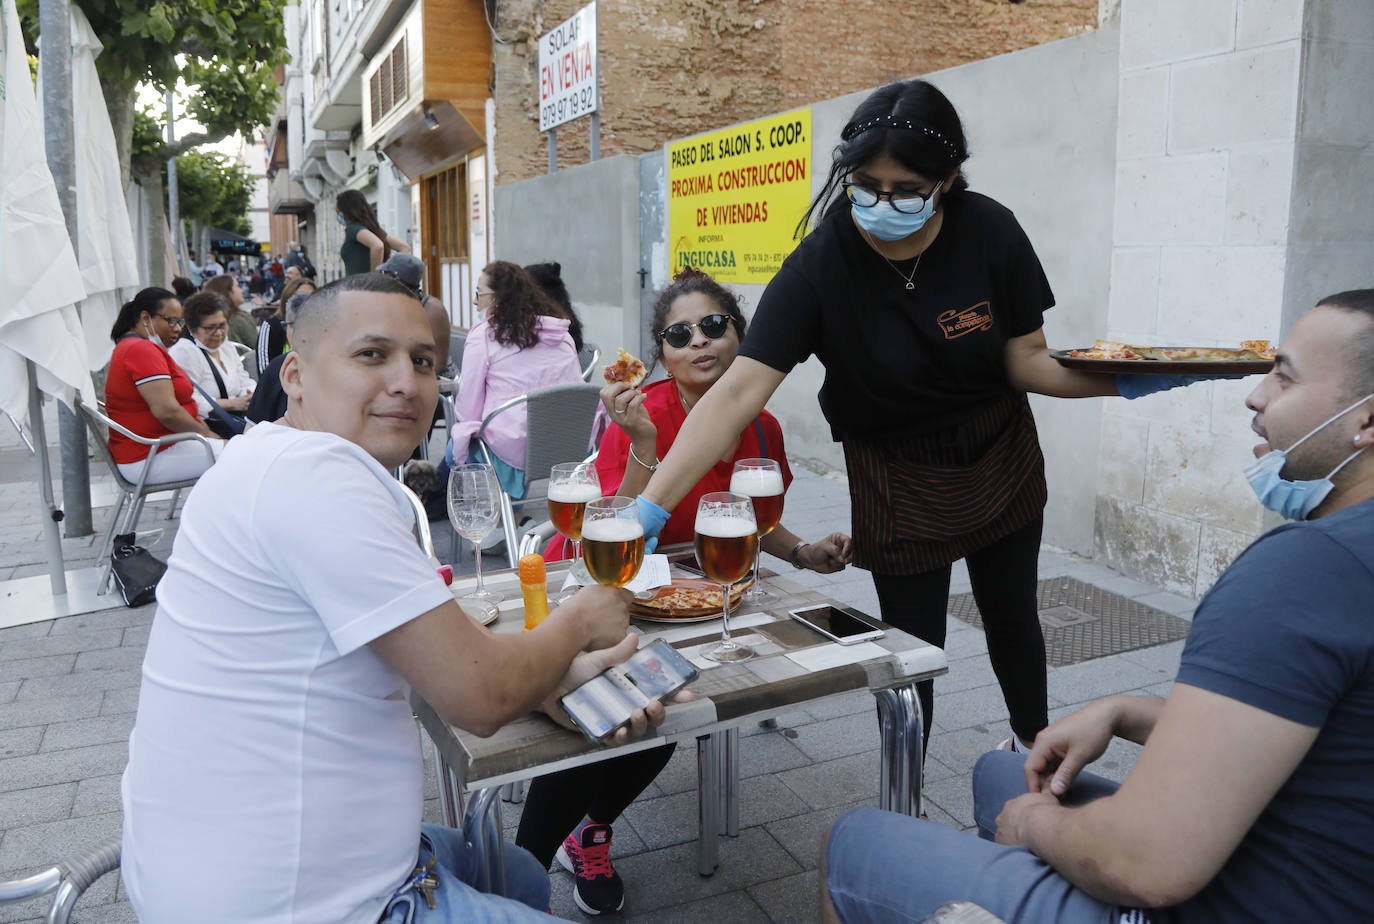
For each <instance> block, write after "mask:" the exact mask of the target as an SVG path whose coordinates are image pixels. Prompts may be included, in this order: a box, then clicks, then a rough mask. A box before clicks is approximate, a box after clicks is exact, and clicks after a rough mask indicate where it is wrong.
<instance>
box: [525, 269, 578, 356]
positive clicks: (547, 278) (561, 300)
mask: <svg viewBox="0 0 1374 924" xmlns="http://www.w3.org/2000/svg"><path fill="white" fill-rule="evenodd" d="M525 272H527V273H529V274H530V276H532V277H533V278H534V281H535V282H537V283H539V288H541V289H543V290H544V294H545V295H547V296H548V297H549V298H551V299H553V300H554V302H556V303H557V304H558V307H559V308H562V309H563V317H565V318H567V319H568V334H569V335H570V336H571V337H572V340H573V346H575V347H576V348H577V352H579V353H581V352H582V319H581V318H579V317H578V316H577V310H576V309H575V308H573V304H572V298H571V297H569V295H568V287H567V286H566V285H564V284H563V267H562V265H561V264H559V263H556V262H549V263H526V264H525Z"/></svg>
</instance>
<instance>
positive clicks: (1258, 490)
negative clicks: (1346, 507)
mask: <svg viewBox="0 0 1374 924" xmlns="http://www.w3.org/2000/svg"><path fill="white" fill-rule="evenodd" d="M1370 398H1374V395H1365V396H1364V397H1363V398H1361V399H1360V400H1359V401H1356V402H1355V403H1354V404H1352V405H1350V407H1348V408H1346V409H1345V410H1343V411H1341V412H1340V413H1338V414H1334V415H1332V416H1331V417H1328V418H1327V419H1326V420H1325V421H1323V422H1322V423H1320V424H1318V425H1317V426H1316V427H1314V428H1313V429H1311V430H1310V431H1308V433H1307V435H1306V436H1304V437H1302V439H1300V440H1298V441H1297V442H1296V443H1294V444H1293V445H1292V446H1289V447H1288V448H1287V449H1273V450H1270V451H1269V452H1266V453H1265V454H1264V455H1262V456H1260V457H1259V458H1258V459H1256V460H1255V461H1254V462H1252V463H1251V464H1250V465H1249V466H1247V467H1246V469H1245V480H1246V481H1248V482H1249V483H1250V489H1251V490H1252V491H1254V492H1255V497H1257V498H1259V502H1260V504H1261V505H1262V506H1263V507H1265V508H1266V509H1268V510H1272V511H1274V512H1275V513H1277V514H1278V515H1279V516H1281V517H1283V518H1284V519H1287V520H1305V519H1307V518H1308V516H1310V515H1311V513H1312V511H1313V510H1316V509H1317V508H1318V507H1319V506H1321V502H1322V501H1324V500H1326V498H1327V495H1329V494H1330V493H1331V492H1332V491H1333V490H1335V488H1336V485H1335V483H1334V482H1333V481H1332V480H1331V479H1332V478H1335V477H1336V475H1338V474H1339V473H1340V471H1341V469H1343V468H1345V467H1346V466H1347V465H1349V464H1350V463H1351V462H1352V461H1353V460H1354V459H1355V457H1356V456H1358V455H1359V454H1360V453H1362V452H1364V449H1363V448H1361V449H1357V450H1355V451H1354V452H1352V453H1351V454H1350V455H1348V456H1346V457H1345V460H1344V461H1343V462H1341V464H1340V465H1337V466H1336V467H1335V468H1333V469H1332V470H1331V471H1330V473H1329V474H1327V476H1326V477H1325V478H1312V479H1308V480H1305V481H1290V480H1288V479H1286V478H1284V477H1282V475H1280V474H1279V473H1280V472H1282V471H1283V466H1284V465H1285V464H1286V463H1287V462H1288V454H1289V453H1290V452H1292V451H1293V450H1294V449H1297V448H1298V447H1299V446H1301V445H1302V444H1303V443H1304V442H1306V441H1307V440H1308V439H1310V438H1311V437H1313V436H1314V435H1316V434H1317V433H1320V432H1321V431H1322V430H1323V429H1324V428H1326V427H1327V426H1328V425H1330V424H1331V423H1333V422H1335V421H1337V420H1339V419H1340V418H1342V417H1344V416H1345V415H1346V414H1349V413H1350V412H1351V411H1353V410H1355V408H1357V407H1359V406H1360V405H1361V404H1364V403H1365V402H1366V401H1368V400H1369V399H1370Z"/></svg>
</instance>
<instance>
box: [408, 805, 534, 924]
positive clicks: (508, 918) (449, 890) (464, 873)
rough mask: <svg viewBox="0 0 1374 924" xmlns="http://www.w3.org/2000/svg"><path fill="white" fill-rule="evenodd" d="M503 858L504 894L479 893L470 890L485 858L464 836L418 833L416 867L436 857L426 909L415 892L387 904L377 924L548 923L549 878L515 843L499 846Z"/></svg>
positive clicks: (436, 830) (432, 828) (449, 831)
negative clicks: (430, 902)
mask: <svg viewBox="0 0 1374 924" xmlns="http://www.w3.org/2000/svg"><path fill="white" fill-rule="evenodd" d="M502 847H503V849H504V851H505V859H506V895H507V896H509V897H507V898H502V897H501V896H499V895H491V894H488V893H484V892H479V891H477V889H476V888H475V887H474V886H473V883H475V882H477V880H478V878H479V872H478V871H479V870H481V869H482V867H483V865H484V857H483V856H482V854H481V851H480V850H478V849H477V847H476V845H475V844H473V843H471V842H470V841H469V840H468V838H467V836H466V834H465V832H464V831H462V830H459V829H457V828H446V827H443V826H442V825H422V826H421V828H420V859H419V862H420V863H426V862H428V861H429V858H430V857H431V856H433V857H437V858H438V862H437V863H436V864H435V867H434V869H435V872H436V873H437V874H438V876H439V886H438V887H437V888H436V889H435V890H434V903H435V905H436V906H437V907H435V908H430V907H429V905H428V904H427V903H426V902H425V900H424V896H422V895H421V894H420V893H419V892H418V891H416V890H415V889H407V890H406V891H405V892H403V893H401V894H400V895H398V896H396V897H395V898H393V899H392V900H391V904H389V905H387V908H386V911H385V912H384V913H383V914H382V918H381V924H412V922H415V924H459V922H472V921H483V922H492V924H506V922H511V924H515V922H520V921H528V922H532V921H545V922H547V921H548V920H549V914H548V909H549V873H548V871H547V870H546V869H544V868H543V867H542V866H540V865H539V861H537V860H536V859H535V858H534V857H533V856H531V855H530V853H529V852H528V851H525V850H521V849H520V848H519V847H516V846H515V845H514V844H502Z"/></svg>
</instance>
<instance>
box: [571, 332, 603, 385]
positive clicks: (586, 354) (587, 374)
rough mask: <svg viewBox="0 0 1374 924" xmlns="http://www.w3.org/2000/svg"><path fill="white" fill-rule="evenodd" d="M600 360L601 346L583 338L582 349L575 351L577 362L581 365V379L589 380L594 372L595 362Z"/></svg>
mask: <svg viewBox="0 0 1374 924" xmlns="http://www.w3.org/2000/svg"><path fill="white" fill-rule="evenodd" d="M600 361H601V347H599V346H597V345H596V344H595V343H592V342H590V341H587V340H584V341H582V349H580V350H578V351H577V363H578V365H579V366H581V367H582V381H584V382H590V381H591V380H592V376H593V375H594V374H595V373H596V366H597V363H599V362H600Z"/></svg>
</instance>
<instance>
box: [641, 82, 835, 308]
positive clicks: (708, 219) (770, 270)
mask: <svg viewBox="0 0 1374 924" xmlns="http://www.w3.org/2000/svg"><path fill="white" fill-rule="evenodd" d="M667 148H668V243H669V247H668V250H669V260H670V263H669V267H668V268H669V272H670V273H677V272H679V271H680V270H682V269H683V268H684V267H687V266H692V267H695V268H697V269H699V270H701V271H702V272H704V273H708V274H710V275H711V276H712V277H714V278H715V279H717V280H719V281H721V282H734V283H740V282H745V283H766V282H768V280H770V279H772V278H773V274H774V273H776V272H777V271H778V268H779V267H781V266H782V261H783V259H784V258H785V257H786V256H787V255H788V254H789V253H791V252H792V248H793V247H795V246H796V244H797V242H796V240H795V239H794V238H793V234H794V232H795V231H796V227H797V222H798V221H800V220H801V217H802V214H803V213H804V212H805V211H806V206H807V203H808V202H809V201H810V198H811V110H810V109H798V110H796V111H794V112H787V113H783V114H782V115H776V116H769V117H768V118H766V119H759V120H757V121H754V122H745V123H743V124H741V125H735V126H731V127H730V128H727V129H723V130H721V131H718V132H711V133H709V134H705V135H696V136H694V137H692V138H687V139H684V140H682V141H675V142H671V143H670V144H668V145H667Z"/></svg>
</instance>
